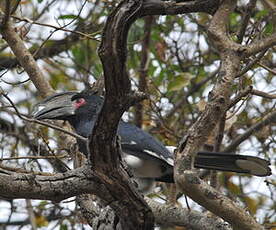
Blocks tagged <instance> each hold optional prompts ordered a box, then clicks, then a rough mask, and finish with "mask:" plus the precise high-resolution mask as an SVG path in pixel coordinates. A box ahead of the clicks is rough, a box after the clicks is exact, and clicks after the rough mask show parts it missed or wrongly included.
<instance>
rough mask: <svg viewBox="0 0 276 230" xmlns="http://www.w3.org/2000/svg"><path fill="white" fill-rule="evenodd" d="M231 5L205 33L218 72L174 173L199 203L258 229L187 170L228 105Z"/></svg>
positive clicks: (236, 59) (233, 55) (233, 71)
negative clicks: (217, 53) (214, 49)
mask: <svg viewBox="0 0 276 230" xmlns="http://www.w3.org/2000/svg"><path fill="white" fill-rule="evenodd" d="M235 6H236V2H235V1H232V0H224V1H223V2H222V4H221V6H220V7H219V9H218V10H217V12H216V13H215V15H214V16H213V18H212V20H211V23H210V27H209V34H210V35H211V38H212V39H213V42H214V44H215V45H216V46H217V48H218V49H219V50H220V51H221V52H220V54H221V60H222V65H221V69H220V72H219V74H218V81H217V82H216V84H215V86H214V88H213V90H212V91H211V92H210V94H209V100H208V103H207V105H206V107H205V111H204V112H203V114H202V115H201V116H200V117H199V119H198V120H197V121H196V122H195V123H194V124H193V126H192V127H191V128H190V130H189V132H188V134H187V136H186V137H185V139H183V140H182V143H181V144H180V146H179V149H178V152H177V154H176V159H175V162H176V164H175V169H174V173H175V180H176V183H177V185H178V186H179V188H180V189H181V190H182V191H183V192H184V193H185V194H186V195H188V196H189V197H190V198H192V199H193V200H194V201H196V202H198V203H199V204H200V205H202V206H204V207H205V208H207V209H208V210H210V211H211V212H213V213H214V214H216V215H218V216H220V217H222V218H223V219H224V220H226V221H227V222H229V223H231V224H232V225H233V226H234V227H236V228H237V229H243V230H253V229H254V230H257V229H258V230H260V229H263V228H262V227H261V226H260V225H259V224H258V223H256V221H255V220H254V218H253V217H251V216H250V215H248V214H247V213H246V212H245V211H244V210H243V209H242V208H240V207H238V206H237V205H236V204H235V203H234V202H233V201H231V200H230V199H228V198H227V197H225V196H223V195H222V194H221V193H219V192H217V191H216V190H215V189H213V188H212V187H210V186H209V185H208V184H207V183H205V182H203V181H201V180H200V179H199V177H198V175H197V174H196V173H195V172H194V171H193V170H191V169H192V167H191V166H192V165H193V156H194V155H195V154H196V153H197V152H198V151H199V148H200V147H201V146H202V145H203V144H204V143H205V141H206V139H207V138H208V136H209V134H210V133H211V132H212V130H213V129H214V128H215V126H216V124H217V121H219V120H220V119H221V116H222V115H223V114H224V113H225V112H226V110H227V108H228V105H229V102H230V95H231V87H232V85H233V84H234V79H235V76H236V75H237V74H238V72H239V66H240V56H239V54H238V53H237V52H235V48H236V45H232V44H233V42H232V41H231V40H230V39H229V38H228V36H227V27H226V25H227V24H228V19H229V15H230V13H231V12H232V11H233V9H234V8H235Z"/></svg>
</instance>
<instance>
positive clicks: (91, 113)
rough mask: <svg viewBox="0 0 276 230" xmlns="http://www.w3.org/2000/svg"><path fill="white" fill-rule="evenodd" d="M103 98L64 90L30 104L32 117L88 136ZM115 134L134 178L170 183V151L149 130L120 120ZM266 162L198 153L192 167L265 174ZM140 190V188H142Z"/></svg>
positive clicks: (267, 173)
mask: <svg viewBox="0 0 276 230" xmlns="http://www.w3.org/2000/svg"><path fill="white" fill-rule="evenodd" d="M103 101H104V98H103V97H101V96H98V95H97V94H96V93H95V92H93V91H82V92H80V93H78V92H64V93H58V94H55V95H53V96H50V97H48V98H46V99H45V100H43V101H42V102H40V103H38V104H37V105H36V106H35V107H34V112H33V116H34V117H35V118H36V119H39V120H42V119H58V120H66V121H69V123H70V124H71V126H73V127H74V129H75V131H76V132H77V133H78V134H79V135H81V136H83V137H89V135H90V134H91V131H92V128H93V126H94V124H95V121H96V117H97V114H98V113H99V111H100V109H101V107H102V105H103ZM117 134H118V135H119V136H120V141H121V148H122V159H123V160H124V161H125V162H126V164H127V165H128V167H129V168H130V169H131V171H132V173H133V176H134V178H136V179H137V180H138V181H139V180H140V181H143V180H145V181H146V180H148V181H149V182H151V181H154V180H155V181H162V182H169V183H173V182H174V179H173V164H174V163H173V154H172V153H171V152H170V151H169V150H168V149H167V148H166V147H165V146H164V145H163V144H162V143H161V142H160V141H158V140H157V139H155V138H154V137H153V136H151V135H150V134H149V133H147V132H145V131H143V130H142V129H140V128H138V127H136V126H135V125H133V124H130V123H127V122H124V121H122V120H121V121H120V122H119V125H118V130H117ZM78 144H79V150H80V151H81V152H83V153H84V154H86V153H87V149H86V145H84V144H81V141H80V140H78ZM269 165H270V163H269V161H267V160H264V159H261V158H259V157H254V156H245V155H236V154H231V153H215V152H199V153H198V154H197V155H196V157H195V161H194V167H195V168H203V169H213V170H220V171H231V172H238V173H248V174H252V175H255V176H261V177H262V176H269V175H271V169H270V168H269ZM142 190H143V189H142Z"/></svg>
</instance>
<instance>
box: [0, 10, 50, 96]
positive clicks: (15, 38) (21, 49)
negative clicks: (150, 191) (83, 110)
mask: <svg viewBox="0 0 276 230" xmlns="http://www.w3.org/2000/svg"><path fill="white" fill-rule="evenodd" d="M1 16H3V15H1ZM0 33H1V34H2V36H3V38H4V39H5V40H6V41H7V43H8V44H9V46H10V48H11V50H12V51H13V52H14V54H15V56H16V58H17V59H18V61H19V63H20V64H21V66H22V67H23V68H24V70H25V71H26V72H27V74H28V75H29V77H30V79H31V80H32V82H33V84H34V85H35V87H36V88H37V90H38V91H39V93H40V94H41V96H43V97H46V96H50V95H51V94H53V93H54V90H53V89H52V87H51V86H50V84H49V82H48V81H47V80H46V79H45V78H44V77H43V74H42V72H41V71H40V69H39V68H38V66H37V63H36V62H35V60H34V58H33V56H32V54H31V53H30V52H29V51H28V49H27V48H26V47H25V45H24V43H23V41H22V40H21V38H20V37H19V35H18V34H17V33H16V32H15V30H14V29H13V27H12V25H11V23H10V22H9V21H8V22H7V23H6V25H5V26H4V27H2V28H1V30H0Z"/></svg>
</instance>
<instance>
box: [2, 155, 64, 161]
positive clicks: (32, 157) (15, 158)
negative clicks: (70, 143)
mask: <svg viewBox="0 0 276 230" xmlns="http://www.w3.org/2000/svg"><path fill="white" fill-rule="evenodd" d="M65 157H68V155H67V154H62V155H53V156H23V157H5V158H0V162H1V161H8V160H21V159H56V158H59V159H60V158H65Z"/></svg>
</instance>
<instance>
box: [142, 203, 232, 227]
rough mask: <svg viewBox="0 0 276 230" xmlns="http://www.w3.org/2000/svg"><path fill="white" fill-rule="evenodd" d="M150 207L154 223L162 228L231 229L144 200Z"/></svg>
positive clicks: (194, 213)
mask: <svg viewBox="0 0 276 230" xmlns="http://www.w3.org/2000/svg"><path fill="white" fill-rule="evenodd" d="M145 199H146V201H147V203H148V205H149V206H150V207H151V209H152V211H153V213H154V217H155V221H156V223H157V224H160V225H162V226H183V227H185V228H187V229H192V230H202V229H204V230H230V229H231V228H230V227H229V226H228V225H227V224H226V223H225V222H223V221H221V220H220V219H217V218H213V217H212V218H210V217H208V216H207V215H206V214H203V213H201V212H198V211H192V210H188V209H184V208H180V207H175V206H172V205H170V204H160V203H158V202H156V201H154V200H153V199H150V198H145Z"/></svg>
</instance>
